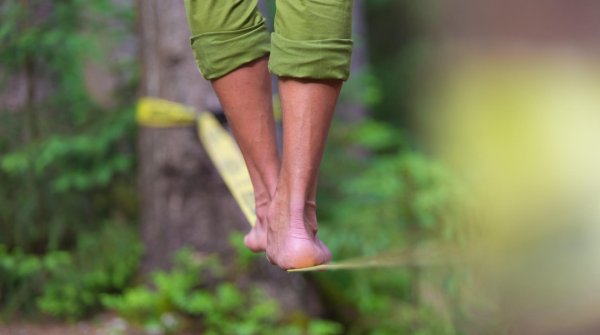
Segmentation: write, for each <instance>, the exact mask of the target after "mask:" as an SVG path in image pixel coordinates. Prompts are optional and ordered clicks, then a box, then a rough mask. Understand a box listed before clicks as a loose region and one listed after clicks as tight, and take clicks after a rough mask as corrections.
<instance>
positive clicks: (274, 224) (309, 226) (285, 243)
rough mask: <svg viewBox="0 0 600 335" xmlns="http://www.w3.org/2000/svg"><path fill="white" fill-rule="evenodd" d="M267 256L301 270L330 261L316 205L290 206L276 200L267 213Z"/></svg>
mask: <svg viewBox="0 0 600 335" xmlns="http://www.w3.org/2000/svg"><path fill="white" fill-rule="evenodd" d="M267 221H268V229H267V240H268V243H267V249H266V251H267V258H268V259H269V261H270V262H271V263H273V264H275V265H277V266H279V267H280V268H282V269H284V270H287V269H299V268H306V267H310V266H315V265H319V264H323V263H327V262H329V261H330V260H331V252H330V251H329V249H328V248H327V246H325V244H324V243H323V242H321V241H320V240H319V238H318V237H317V221H316V206H315V205H314V202H307V203H305V204H303V205H300V206H290V205H289V201H284V200H283V199H277V197H276V198H275V200H273V202H272V203H271V206H270V207H269V213H268V215H267Z"/></svg>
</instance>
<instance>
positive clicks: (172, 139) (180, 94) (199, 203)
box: [137, 0, 321, 313]
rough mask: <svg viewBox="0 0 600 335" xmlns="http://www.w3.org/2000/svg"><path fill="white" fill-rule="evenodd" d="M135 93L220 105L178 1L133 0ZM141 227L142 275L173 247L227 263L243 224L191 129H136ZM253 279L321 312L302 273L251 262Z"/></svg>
mask: <svg viewBox="0 0 600 335" xmlns="http://www.w3.org/2000/svg"><path fill="white" fill-rule="evenodd" d="M137 6H138V13H139V31H140V35H141V37H140V43H141V46H140V57H141V60H142V80H141V81H142V82H141V95H142V96H152V97H158V98H163V99H167V100H171V101H175V102H178V103H183V104H186V105H189V106H194V107H196V109H197V110H199V111H201V110H206V109H213V110H214V109H218V106H219V105H218V101H217V99H216V97H215V95H214V93H213V92H212V90H211V88H210V84H209V83H208V82H206V81H205V80H203V79H202V78H201V76H200V74H199V72H198V70H197V68H196V63H195V60H194V59H193V56H192V51H191V49H190V43H189V34H190V33H189V30H188V26H187V21H186V17H185V11H184V6H183V1H181V0H138V1H137ZM138 151H139V164H140V194H141V225H142V228H141V229H142V235H143V240H144V243H145V246H146V252H145V256H144V259H143V266H142V270H143V272H144V273H147V272H148V271H150V270H152V269H156V268H165V267H168V266H169V263H170V258H171V256H172V254H173V252H174V251H176V250H177V249H179V248H181V247H182V246H185V245H189V246H193V247H194V248H195V249H196V250H198V251H199V252H207V253H214V252H217V253H219V254H220V255H221V256H222V259H223V260H224V261H225V262H229V261H230V260H231V257H230V256H231V250H230V248H229V247H228V236H229V234H230V233H232V232H233V231H236V230H238V231H247V230H248V229H249V225H248V223H246V222H245V219H244V217H243V215H242V212H241V211H240V209H239V208H238V206H237V204H236V203H235V202H234V200H233V198H232V196H231V195H230V194H229V192H228V190H227V189H226V187H225V185H224V183H223V182H222V180H221V178H220V176H219V175H218V173H217V172H216V170H215V169H214V168H213V165H212V163H211V162H210V160H209V158H208V156H207V154H206V153H205V151H204V149H203V148H202V146H201V144H200V142H199V140H198V136H197V134H196V129H195V127H192V126H190V127H178V128H168V129H153V128H142V129H140V133H139V149H138ZM257 267H258V268H257V269H256V270H257V271H255V272H256V276H253V278H252V279H253V280H257V282H259V283H261V285H263V286H264V287H265V288H267V289H268V291H269V292H270V293H271V294H272V295H273V296H274V297H276V298H277V299H278V300H279V301H280V302H281V303H282V305H283V306H284V308H286V309H288V310H292V309H302V310H304V311H308V312H311V313H319V312H320V311H321V304H320V302H319V299H318V296H317V295H316V293H315V290H314V289H313V288H312V286H311V285H309V284H308V283H307V282H306V281H305V280H304V278H303V277H302V276H299V275H292V274H288V273H286V272H283V271H281V270H279V269H277V268H275V267H273V266H271V265H269V264H267V263H266V261H265V260H264V259H261V262H259V264H257Z"/></svg>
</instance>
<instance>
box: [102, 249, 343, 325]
mask: <svg viewBox="0 0 600 335" xmlns="http://www.w3.org/2000/svg"><path fill="white" fill-rule="evenodd" d="M238 239H239V238H235V240H238ZM174 263H175V264H174V266H173V268H172V269H171V270H170V271H157V272H154V273H153V274H152V284H153V285H152V286H153V287H154V288H153V289H152V288H150V287H148V286H137V287H134V288H130V289H128V290H127V291H125V292H124V293H123V294H122V295H106V296H105V297H104V298H103V303H104V305H105V306H106V307H108V308H111V309H114V310H116V311H117V312H118V313H119V314H120V315H122V316H124V317H126V318H128V319H130V320H132V321H134V322H136V323H138V324H142V325H143V326H144V327H145V328H146V329H147V330H148V331H155V332H159V333H176V332H179V331H182V330H184V329H201V330H202V334H240V335H244V334H248V335H250V334H286V335H287V334H311V335H327V334H339V333H340V332H341V326H340V325H339V324H337V323H333V322H330V321H325V320H304V321H303V322H300V323H298V322H292V321H293V320H290V319H289V318H287V317H286V316H285V315H283V314H282V312H281V309H280V307H279V305H278V304H277V302H276V301H275V300H272V299H271V298H269V297H268V296H267V294H266V292H264V291H263V290H261V289H259V288H258V287H254V286H251V285H248V284H245V285H243V284H240V283H236V282H235V281H233V279H232V278H233V277H232V273H231V270H227V269H225V268H223V267H222V266H220V263H219V259H218V258H217V257H215V256H205V257H201V256H199V255H198V254H196V253H194V252H193V251H192V250H191V249H189V248H184V249H182V250H180V251H179V252H178V253H177V254H176V256H175V262H174ZM208 278H210V280H209V279H208ZM204 280H206V282H205V281H204ZM209 281H211V282H215V283H217V284H216V285H208V282H209Z"/></svg>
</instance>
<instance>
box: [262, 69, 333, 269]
mask: <svg viewBox="0 0 600 335" xmlns="http://www.w3.org/2000/svg"><path fill="white" fill-rule="evenodd" d="M341 87H342V81H338V80H328V81H306V80H296V79H289V78H282V79H280V86H279V91H280V96H281V104H282V109H283V126H284V135H283V136H284V137H283V157H282V168H281V173H280V176H279V183H278V185H277V190H276V192H275V196H274V197H273V199H272V202H271V205H270V206H269V213H268V217H267V218H268V221H269V225H268V228H269V229H268V247H267V256H268V257H269V259H270V260H271V262H273V263H274V264H276V265H278V266H279V267H281V268H283V269H290V268H303V267H308V266H313V265H318V264H322V263H326V262H328V261H329V260H330V259H331V253H330V252H329V250H328V249H327V247H326V246H325V245H324V244H323V243H322V242H321V241H320V240H319V239H318V238H317V221H316V203H315V196H316V183H317V176H318V172H319V166H320V162H321V158H322V156H323V151H324V149H325V141H326V138H327V133H328V130H329V125H330V123H331V118H332V116H333V112H334V109H335V105H336V102H337V99H338V96H339V92H340V89H341Z"/></svg>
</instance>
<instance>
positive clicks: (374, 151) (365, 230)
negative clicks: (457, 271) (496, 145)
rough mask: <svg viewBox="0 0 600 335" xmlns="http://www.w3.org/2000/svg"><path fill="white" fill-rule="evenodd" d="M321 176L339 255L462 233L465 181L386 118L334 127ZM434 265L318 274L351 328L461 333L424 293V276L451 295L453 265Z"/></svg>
mask: <svg viewBox="0 0 600 335" xmlns="http://www.w3.org/2000/svg"><path fill="white" fill-rule="evenodd" d="M320 181H321V184H322V188H321V190H320V193H319V202H320V206H319V208H320V211H319V217H320V225H319V226H320V230H319V234H320V236H321V237H322V239H323V240H324V241H326V243H327V244H328V245H329V246H330V248H331V249H332V252H333V254H334V255H335V258H337V259H346V258H352V257H359V256H373V255H377V254H379V253H391V254H393V255H394V254H395V255H396V256H397V257H406V253H403V251H404V250H407V249H409V248H418V247H419V246H421V245H425V244H431V243H433V244H439V243H442V244H445V243H458V242H459V241H460V240H461V238H462V235H463V229H462V226H461V224H460V222H461V220H460V211H459V210H458V208H459V207H458V206H457V205H458V203H459V202H460V199H461V197H462V195H461V191H460V187H459V186H458V185H457V183H456V181H455V180H454V178H453V177H452V175H451V174H450V173H449V172H448V171H447V170H446V169H445V168H444V167H443V165H441V164H440V163H438V162H435V161H434V160H433V159H431V158H429V157H427V156H426V155H425V154H423V153H422V152H420V151H418V150H415V149H413V148H411V146H410V144H409V140H408V138H407V137H406V136H404V135H403V132H402V131H400V130H399V129H396V128H393V127H391V126H389V125H388V124H385V123H381V122H376V121H373V120H366V121H365V122H363V123H361V124H358V125H352V126H346V125H337V127H334V128H333V131H332V136H331V142H330V145H329V148H328V150H327V152H326V156H325V159H324V163H323V171H322V176H321V178H320ZM433 270H434V272H435V275H432V276H429V269H427V268H418V267H415V266H404V267H396V268H391V269H390V268H386V269H369V270H355V271H347V272H343V271H340V272H334V273H326V274H315V276H316V278H317V279H318V281H319V283H320V284H321V285H322V286H323V288H324V289H323V291H324V292H325V294H326V296H327V297H328V299H329V301H330V302H331V304H332V305H333V306H334V309H337V310H339V311H341V316H342V319H344V320H345V321H346V322H347V323H348V328H349V330H348V333H349V334H390V335H397V334H423V335H425V334H431V335H446V334H447V335H450V334H456V333H457V331H456V330H455V329H454V327H453V325H452V320H451V319H450V318H449V317H448V315H449V313H448V312H449V311H448V310H446V309H445V307H441V308H440V306H437V307H436V308H434V307H432V306H431V305H430V304H429V302H427V301H425V300H424V299H422V294H423V291H422V290H423V288H422V287H423V285H422V284H423V283H425V282H427V281H431V285H429V286H428V287H431V288H435V289H436V292H435V293H436V294H438V293H439V294H441V295H442V296H444V297H445V296H446V294H447V293H449V292H447V291H446V290H445V287H444V284H443V283H445V282H448V281H450V280H451V278H452V276H453V273H452V271H450V270H449V269H433ZM428 277H431V278H428ZM348 306H349V307H348Z"/></svg>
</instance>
